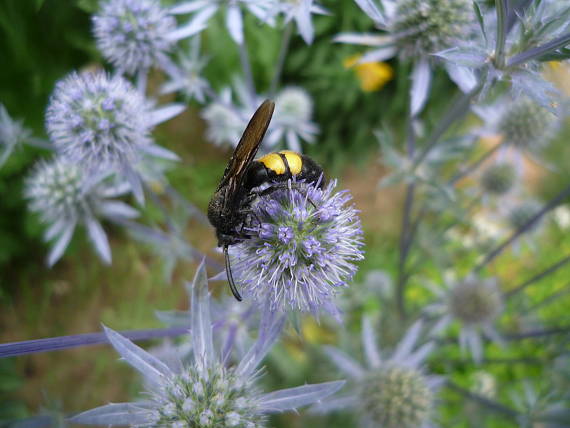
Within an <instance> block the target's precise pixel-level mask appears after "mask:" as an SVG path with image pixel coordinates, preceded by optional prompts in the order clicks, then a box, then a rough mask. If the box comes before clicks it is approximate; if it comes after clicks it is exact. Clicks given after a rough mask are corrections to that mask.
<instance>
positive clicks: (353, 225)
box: [230, 180, 363, 316]
mask: <svg viewBox="0 0 570 428" xmlns="http://www.w3.org/2000/svg"><path fill="white" fill-rule="evenodd" d="M277 185H278V184H277ZM335 186H336V181H335V180H333V181H331V182H329V183H328V184H326V185H325V186H323V188H322V189H319V188H318V187H317V185H316V184H315V183H304V182H302V181H294V180H290V181H289V182H288V183H286V188H283V187H282V188H281V189H278V190H275V191H273V192H271V193H270V194H269V195H266V196H262V197H260V198H259V199H258V200H257V201H255V202H254V203H253V206H252V216H251V217H252V224H251V225H250V226H249V228H248V233H249V234H250V236H251V237H250V238H249V239H246V240H244V241H243V242H241V243H239V244H237V245H232V246H231V247H230V249H231V253H230V254H231V257H232V267H233V269H234V272H235V273H234V277H235V278H236V280H237V281H238V284H239V286H240V288H241V289H242V290H243V293H244V294H245V295H246V296H248V297H251V298H253V299H254V300H255V301H257V302H260V303H262V304H266V305H269V307H270V308H271V310H293V311H303V312H311V313H313V314H316V313H317V312H318V310H319V309H321V308H322V309H324V310H325V311H327V312H328V313H330V314H332V315H335V316H337V315H338V310H337V308H336V306H335V305H334V303H333V300H332V299H333V297H334V296H335V294H337V292H339V291H340V290H341V289H342V288H343V287H346V286H347V281H349V280H350V279H351V278H352V277H353V275H354V274H355V273H356V270H357V267H356V265H355V264H354V262H355V261H358V260H361V259H362V258H363V252H362V250H361V248H362V245H363V238H362V229H361V226H360V219H359V218H358V212H357V210H356V209H355V208H354V206H353V205H348V203H349V201H350V199H351V196H350V194H349V193H348V191H340V192H335V191H334V188H335ZM254 222H255V223H254Z"/></svg>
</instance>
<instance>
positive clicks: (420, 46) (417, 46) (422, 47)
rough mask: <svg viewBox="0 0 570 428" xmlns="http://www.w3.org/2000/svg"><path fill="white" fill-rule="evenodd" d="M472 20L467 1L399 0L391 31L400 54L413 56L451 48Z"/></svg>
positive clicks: (470, 5)
mask: <svg viewBox="0 0 570 428" xmlns="http://www.w3.org/2000/svg"><path fill="white" fill-rule="evenodd" d="M474 19H475V17H474V13H473V5H472V2H471V1H470V0H401V1H398V2H397V7H396V12H395V15H394V22H393V23H392V28H391V31H392V33H393V35H394V38H395V39H396V41H397V43H398V45H399V46H400V53H401V55H402V56H404V57H409V58H414V57H416V56H418V55H424V56H425V55H429V54H431V53H435V52H438V51H440V50H443V49H447V48H449V47H452V46H453V45H454V42H455V41H456V40H458V39H460V38H463V37H465V34H466V32H467V29H468V27H469V26H470V25H472V23H473V22H474Z"/></svg>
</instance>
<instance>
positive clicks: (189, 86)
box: [161, 36, 210, 103]
mask: <svg viewBox="0 0 570 428" xmlns="http://www.w3.org/2000/svg"><path fill="white" fill-rule="evenodd" d="M207 63H208V59H207V58H204V57H201V56H200V37H199V36H195V37H193V38H192V41H191V46H190V50H189V51H188V52H186V53H184V54H182V55H181V57H180V61H179V63H178V64H177V65H172V66H171V67H168V68H167V70H166V72H167V73H168V75H169V78H170V80H169V81H167V82H166V83H165V84H164V85H163V86H162V88H161V93H163V94H170V93H172V92H180V93H182V94H183V95H184V96H185V97H186V99H188V100H192V99H195V100H196V101H198V102H199V103H203V102H204V101H206V92H207V90H208V89H209V88H210V84H209V82H208V81H207V80H206V79H205V78H204V77H203V69H204V67H205V66H206V64H207Z"/></svg>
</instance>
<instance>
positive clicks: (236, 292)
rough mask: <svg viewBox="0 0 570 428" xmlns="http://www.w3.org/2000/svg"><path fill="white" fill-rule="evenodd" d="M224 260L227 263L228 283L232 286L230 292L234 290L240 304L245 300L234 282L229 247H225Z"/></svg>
mask: <svg viewBox="0 0 570 428" xmlns="http://www.w3.org/2000/svg"><path fill="white" fill-rule="evenodd" d="M224 258H225V261H226V276H227V277H228V283H229V284H230V290H232V294H233V295H234V297H235V298H236V300H237V301H238V302H241V301H242V300H243V299H242V297H241V295H240V294H239V291H238V289H237V287H236V283H235V281H234V276H233V275H232V267H231V264H230V255H229V254H228V246H227V245H224Z"/></svg>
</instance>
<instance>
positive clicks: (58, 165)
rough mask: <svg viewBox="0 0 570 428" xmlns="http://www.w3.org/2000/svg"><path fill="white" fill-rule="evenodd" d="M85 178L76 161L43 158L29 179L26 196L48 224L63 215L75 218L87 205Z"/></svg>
mask: <svg viewBox="0 0 570 428" xmlns="http://www.w3.org/2000/svg"><path fill="white" fill-rule="evenodd" d="M85 185H86V180H85V176H84V174H83V171H82V170H81V168H80V167H79V166H78V165H77V164H73V163H70V162H64V161H61V160H58V159H55V160H54V161H51V162H45V161H40V162H39V164H38V165H37V166H36V167H35V168H34V171H33V173H32V175H31V176H30V177H29V178H28V180H27V182H26V196H27V198H28V199H29V200H30V208H31V209H32V211H36V212H37V213H39V214H40V215H41V216H42V218H43V220H44V221H45V222H46V223H53V222H55V221H57V220H59V219H61V218H65V219H67V220H68V221H76V220H77V219H78V218H80V217H81V215H82V212H83V210H84V209H85V208H87V205H88V200H87V197H88V194H87V193H86V192H85V190H86V188H85Z"/></svg>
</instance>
